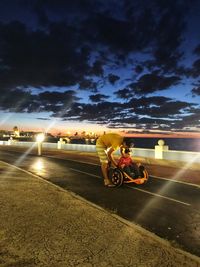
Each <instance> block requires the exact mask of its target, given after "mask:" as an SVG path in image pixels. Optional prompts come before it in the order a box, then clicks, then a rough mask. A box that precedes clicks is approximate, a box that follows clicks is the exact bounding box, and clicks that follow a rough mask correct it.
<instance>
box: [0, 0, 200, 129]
mask: <svg viewBox="0 0 200 267" xmlns="http://www.w3.org/2000/svg"><path fill="white" fill-rule="evenodd" d="M199 14H200V1H199V0H189V1H187V0H168V1H165V0H152V1H151V0H134V1H132V0H106V1H105V0H73V1H66V0H59V1H57V0H0V94H1V97H0V129H6V130H12V129H13V127H14V126H17V127H18V128H19V129H20V130H23V131H28V130H30V131H46V132H47V131H48V132H52V133H60V132H61V133H65V132H67V131H92V132H96V131H105V130H107V131H122V130H126V131H135V130H137V131H154V132H155V131H158V132H163V131H167V132H200V31H199V27H200V15H199Z"/></svg>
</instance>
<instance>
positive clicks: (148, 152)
mask: <svg viewBox="0 0 200 267" xmlns="http://www.w3.org/2000/svg"><path fill="white" fill-rule="evenodd" d="M0 145H14V146H25V147H31V146H33V147H35V146H37V142H15V141H13V140H12V141H11V140H9V141H0ZM42 147H43V148H46V149H62V150H77V151H83V152H96V147H95V145H85V144H65V143H60V144H59V146H58V144H57V143H47V142H43V143H42ZM156 147H159V146H155V149H145V148H133V155H134V156H135V157H143V158H159V159H164V160H175V161H184V162H193V163H200V153H199V152H188V151H175V150H165V149H162V147H161V146H160V147H159V152H160V151H161V152H162V153H160V154H159V155H160V157H157V156H156ZM164 147H166V146H164ZM115 153H116V154H119V150H118V151H116V152H115Z"/></svg>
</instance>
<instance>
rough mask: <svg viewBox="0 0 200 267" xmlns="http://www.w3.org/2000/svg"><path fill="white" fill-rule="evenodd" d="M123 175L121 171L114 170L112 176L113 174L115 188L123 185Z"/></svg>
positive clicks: (112, 179)
mask: <svg viewBox="0 0 200 267" xmlns="http://www.w3.org/2000/svg"><path fill="white" fill-rule="evenodd" d="M123 180H124V177H123V174H122V172H121V171H120V170H119V169H114V170H113V172H112V174H111V182H112V183H113V184H114V185H115V186H121V185H122V184H123Z"/></svg>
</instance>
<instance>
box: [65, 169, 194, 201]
mask: <svg viewBox="0 0 200 267" xmlns="http://www.w3.org/2000/svg"><path fill="white" fill-rule="evenodd" d="M70 170H72V171H75V172H79V173H83V174H86V175H89V176H92V177H96V178H101V177H100V176H98V175H94V174H91V173H89V172H84V171H80V170H77V169H73V168H70ZM126 187H128V188H131V189H134V190H138V191H141V192H143V193H146V194H149V195H153V196H156V197H160V198H164V199H167V200H170V201H174V202H177V203H180V204H183V205H186V206H191V204H189V203H186V202H183V201H180V200H177V199H174V198H170V197H165V196H162V195H159V194H156V193H152V192H149V191H147V190H144V189H140V188H136V187H132V186H128V185H126Z"/></svg>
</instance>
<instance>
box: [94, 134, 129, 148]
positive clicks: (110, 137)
mask: <svg viewBox="0 0 200 267" xmlns="http://www.w3.org/2000/svg"><path fill="white" fill-rule="evenodd" d="M123 139H124V138H123V136H121V135H119V134H116V133H107V134H104V135H102V136H100V137H99V138H98V140H97V142H96V145H97V146H98V145H100V146H103V147H105V148H109V147H112V148H113V149H114V150H116V149H118V148H119V147H120V146H121V145H122V144H123Z"/></svg>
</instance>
